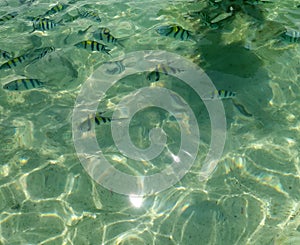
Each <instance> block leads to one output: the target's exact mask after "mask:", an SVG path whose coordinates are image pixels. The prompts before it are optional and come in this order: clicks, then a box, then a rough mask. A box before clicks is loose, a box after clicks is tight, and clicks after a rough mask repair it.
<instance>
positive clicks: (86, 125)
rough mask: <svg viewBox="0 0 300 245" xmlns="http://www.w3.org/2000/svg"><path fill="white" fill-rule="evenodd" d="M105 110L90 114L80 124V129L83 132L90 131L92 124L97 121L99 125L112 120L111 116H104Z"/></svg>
mask: <svg viewBox="0 0 300 245" xmlns="http://www.w3.org/2000/svg"><path fill="white" fill-rule="evenodd" d="M103 113H104V112H96V113H95V114H90V115H88V118H87V119H86V120H84V121H83V122H82V123H81V124H80V125H79V129H80V130H81V131H82V132H86V131H90V130H91V129H92V124H93V123H94V122H95V123H96V124H97V125H100V124H103V123H107V122H111V121H112V118H111V117H106V116H103V115H102V114H103Z"/></svg>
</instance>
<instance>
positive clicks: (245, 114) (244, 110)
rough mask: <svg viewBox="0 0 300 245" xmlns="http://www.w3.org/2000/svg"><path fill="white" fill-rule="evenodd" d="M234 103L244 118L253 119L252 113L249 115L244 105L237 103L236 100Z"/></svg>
mask: <svg viewBox="0 0 300 245" xmlns="http://www.w3.org/2000/svg"><path fill="white" fill-rule="evenodd" d="M232 102H233V105H234V106H235V107H236V108H237V109H238V111H239V112H240V113H242V114H243V115H244V116H246V117H252V114H251V113H249V112H248V111H247V110H246V108H245V107H244V106H243V105H242V104H240V103H239V102H237V101H236V100H232Z"/></svg>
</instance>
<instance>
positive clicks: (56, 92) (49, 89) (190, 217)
mask: <svg viewBox="0 0 300 245" xmlns="http://www.w3.org/2000/svg"><path fill="white" fill-rule="evenodd" d="M208 2H209V1H204V0H203V1H154V0H153V1H137V2H127V1H89V3H88V4H87V3H86V2H85V1H73V2H69V3H68V4H69V6H68V7H67V8H66V9H64V10H62V11H61V12H59V13H56V14H53V15H51V16H50V17H49V18H50V19H51V20H53V21H55V22H58V23H60V25H58V26H56V27H54V28H53V29H51V30H46V31H35V32H32V29H33V28H32V22H31V21H30V20H29V19H28V17H37V16H38V15H42V14H44V13H45V12H46V11H47V10H49V9H50V8H51V7H53V6H54V5H55V4H56V3H57V2H56V1H52V3H49V1H46V0H45V1H39V0H36V1H32V0H31V1H30V0H27V1H26V0H23V1H19V0H13V1H4V0H2V1H1V2H0V7H1V10H0V16H4V15H6V14H8V13H12V12H17V13H18V15H17V16H16V17H15V18H13V19H11V20H7V21H5V22H4V23H2V25H0V36H1V39H0V49H1V50H5V51H8V52H10V53H11V54H12V55H13V57H18V56H20V55H23V54H25V53H27V52H29V51H31V50H34V49H38V48H41V47H47V46H53V47H55V51H54V52H51V53H49V54H46V55H45V56H44V57H42V58H40V59H38V60H37V61H36V62H31V61H30V60H28V62H27V61H26V62H25V63H23V64H20V65H18V66H16V67H15V68H12V69H6V70H0V81H1V89H0V101H1V103H0V113H1V118H0V129H1V131H0V136H1V141H0V147H1V149H3V150H2V158H1V165H0V210H1V214H0V227H1V228H0V244H299V242H300V217H299V212H300V206H299V198H300V193H299V188H298V187H299V184H300V183H299V156H298V152H299V145H298V140H299V131H300V125H299V121H298V119H297V118H298V115H299V112H300V106H299V99H300V98H299V94H300V93H299V92H300V91H299V75H298V73H299V67H300V63H299V58H300V46H299V45H300V44H299V42H298V43H297V42H289V41H288V40H285V39H284V38H282V36H281V34H282V33H283V32H284V31H285V29H293V30H296V31H297V30H298V31H300V30H299V29H297V28H299V20H300V18H299V15H300V14H299V11H300V9H299V8H297V5H299V3H296V2H294V1H291V0H289V1H281V2H280V1H272V2H271V3H261V4H257V5H256V4H254V5H251V4H250V2H252V1H242V0H236V1H228V2H227V1H224V0H223V1H217V2H218V3H217V4H211V3H208ZM211 2H213V1H211ZM229 2H230V3H229ZM245 2H247V3H245ZM253 2H256V1H253ZM61 3H65V4H67V2H66V1H61ZM230 7H232V8H233V10H234V14H231V13H230V11H229V12H228V11H227V12H226V10H228V9H230ZM77 9H80V10H82V9H87V10H94V11H96V12H97V13H98V14H99V16H100V17H101V22H100V23H99V22H97V21H96V20H94V19H92V18H88V17H80V18H77V19H76V20H73V21H67V18H70V16H76V15H77V13H78V12H77ZM200 10H201V11H202V13H203V12H206V13H209V18H210V21H211V25H210V26H209V25H207V23H205V21H204V19H203V17H201V15H199V13H192V12H193V11H200ZM66 14H67V15H66ZM61 20H63V21H61ZM60 21H61V22H60ZM165 24H177V25H180V26H182V27H183V28H184V29H186V30H189V31H191V33H193V38H192V40H187V41H182V40H180V39H178V38H172V37H167V36H160V35H159V34H158V33H157V32H156V31H155V28H157V27H158V26H162V25H165ZM89 26H91V27H90V28H89V29H88V30H86V29H87V28H88V27H89ZM99 27H106V28H109V29H110V31H111V34H112V35H113V36H115V37H117V38H120V40H121V45H114V44H108V47H109V48H110V49H111V51H110V55H108V54H105V53H101V52H91V51H87V50H84V49H83V48H78V47H75V46H74V44H76V43H78V42H80V41H83V40H87V39H93V34H92V32H93V31H96V30H97V28H99ZM85 30H86V31H85ZM142 50H165V51H169V52H172V53H175V54H177V55H180V56H182V57H184V58H186V59H188V60H189V61H191V62H193V63H195V64H196V65H198V66H199V67H201V68H202V69H204V71H205V73H206V74H207V75H208V76H209V77H210V79H211V80H212V81H213V83H214V85H215V87H216V88H217V89H224V90H228V91H234V92H236V93H237V96H236V98H235V99H234V100H231V99H224V100H222V103H223V106H224V110H225V117H226V122H227V123H226V144H225V147H224V150H223V151H222V157H221V159H220V160H219V162H218V165H217V167H216V169H215V171H213V172H212V173H211V175H210V176H209V177H208V178H206V179H203V178H202V179H200V177H201V173H202V172H201V171H202V167H203V163H204V161H205V156H206V155H207V154H208V152H209V146H210V142H211V128H212V126H211V123H210V117H209V116H210V115H209V112H208V110H207V109H206V107H205V105H206V104H205V102H204V103H203V102H202V101H201V99H200V98H199V96H198V95H197V93H196V92H195V91H194V90H193V89H192V88H191V87H189V86H188V85H187V84H185V83H182V81H181V80H179V79H178V78H175V77H174V76H172V75H174V74H171V76H170V75H165V74H163V73H160V78H159V80H158V81H149V80H148V79H147V75H148V74H149V73H147V72H144V73H141V72H138V73H137V74H132V75H130V76H127V77H125V78H123V79H121V80H120V81H119V82H118V83H116V84H115V85H113V86H112V87H110V88H109V90H108V91H107V92H106V93H105V95H104V96H103V97H102V100H101V101H100V103H99V106H98V110H100V111H103V112H104V113H103V116H106V117H111V116H112V115H113V113H114V111H115V110H116V108H117V105H118V103H120V101H121V100H122V99H123V98H124V97H126V96H127V95H128V94H130V93H134V91H136V90H138V89H141V88H142V87H152V88H166V89H170V90H172V91H174V92H176V93H177V94H180V96H181V97H182V98H183V99H184V100H185V101H186V103H187V104H188V105H189V106H190V108H191V109H192V111H193V113H194V115H195V117H196V119H197V123H198V126H199V131H200V136H201V137H200V140H199V141H198V143H199V148H198V154H197V156H196V160H195V162H194V163H193V165H192V167H191V169H190V170H189V172H188V173H187V174H186V175H185V176H184V177H183V178H182V179H181V180H180V181H179V182H178V183H176V184H174V185H173V186H171V187H170V188H168V189H165V190H163V191H162V192H158V193H156V194H153V195H146V196H144V197H139V198H135V199H134V197H132V196H131V197H129V196H126V195H122V194H118V193H117V192H116V191H115V190H114V189H113V188H104V187H103V186H101V185H99V184H98V183H97V182H96V181H94V180H93V179H92V178H91V177H90V176H89V175H88V174H87V172H86V171H85V169H84V168H83V166H82V164H81V162H80V160H79V159H78V156H77V154H76V149H75V147H74V142H73V138H72V117H73V109H74V105H75V103H76V98H77V96H78V95H79V93H80V90H81V89H82V87H83V84H86V83H85V81H86V80H87V79H88V77H89V76H90V75H92V74H93V71H95V70H96V69H97V68H98V67H100V66H101V65H103V64H106V65H108V67H109V70H110V71H112V72H116V71H117V70H118V69H117V68H116V67H115V66H114V63H107V62H112V61H115V60H122V59H123V58H124V57H125V56H126V54H129V53H131V52H135V51H142ZM0 61H1V64H3V63H5V62H7V61H8V59H5V58H4V57H2V56H1V57H0ZM131 62H132V63H131ZM168 62H170V64H169V65H170V66H172V65H175V64H176V60H171V61H168ZM138 63H139V62H136V61H135V62H133V61H131V60H125V67H126V68H125V69H127V68H128V69H129V70H130V69H133V71H134V68H133V66H135V65H137V64H138ZM177 64H178V63H177ZM182 65H183V64H182ZM153 68H154V67H153ZM179 68H180V67H179ZM179 68H178V73H177V72H175V73H176V74H175V75H177V74H181V71H180V69H179ZM114 69H115V70H114ZM119 69H120V68H119ZM171 73H172V72H171ZM108 76H109V75H108ZM24 77H27V78H35V79H39V80H40V81H42V82H44V83H45V86H44V87H42V88H37V89H31V90H28V91H7V90H4V89H3V88H2V86H3V85H4V84H6V83H8V82H10V81H12V80H16V79H19V78H24ZM98 78H99V77H98ZM99 79H100V78H99ZM199 82H200V81H199ZM96 92H97V91H96ZM202 92H203V94H204V95H206V94H207V95H208V96H209V95H211V94H212V92H213V91H210V90H208V91H202ZM98 93H99V96H100V95H101V94H102V91H98ZM135 95H136V94H135ZM136 96H137V95H136ZM136 98H137V97H134V96H129V101H131V102H133V103H136V104H138V105H140V104H142V103H143V101H142V100H141V101H138V100H137V99H136ZM172 98H173V99H174V100H172V101H173V104H174V105H176V106H178V107H176V108H177V109H178V111H180V109H181V107H180V106H181V104H182V101H181V100H178V98H177V97H172ZM146 99H148V100H151V98H150V97H148V98H147V97H146ZM163 99H166V98H163ZM87 101H88V98H87ZM234 103H239V104H240V105H242V106H243V108H244V109H245V110H246V111H247V112H248V113H249V114H251V115H252V116H249V115H248V116H247V115H245V113H244V114H243V112H242V111H239V110H238V109H237V108H236V107H235V106H234ZM122 113H123V114H122ZM127 113H128V112H127V111H126V110H124V111H121V117H120V118H115V119H116V122H118V120H119V121H122V120H123V119H124V120H125V119H126V117H127V116H128V114H127ZM182 115H183V116H182V118H181V119H180V120H178V121H176V119H175V118H174V115H173V116H172V114H171V113H170V112H168V111H167V110H165V109H162V108H157V107H149V108H145V109H143V110H141V111H139V112H138V113H136V114H135V115H134V116H133V117H132V119H131V122H130V127H129V134H130V138H131V141H132V143H133V144H134V145H135V146H136V147H137V148H141V149H147V148H148V147H149V146H150V145H151V139H150V138H149V133H150V131H151V129H152V128H158V127H160V128H162V129H163V130H164V132H165V134H166V135H167V141H166V145H164V149H163V151H162V152H161V154H160V155H159V156H157V157H156V158H154V159H153V160H149V161H148V160H143V161H138V160H135V159H131V158H130V157H127V156H126V155H124V154H122V152H121V151H119V149H118V147H117V146H116V142H114V137H113V134H112V133H113V132H112V131H111V127H110V125H111V124H110V123H102V124H100V125H95V133H96V138H97V141H98V145H99V147H100V148H101V152H102V153H103V155H104V156H105V157H106V158H107V159H108V161H109V162H110V163H111V164H112V165H113V166H114V167H115V168H116V169H118V170H120V171H122V172H124V173H127V174H131V175H151V174H155V173H159V172H160V171H162V170H163V169H165V168H167V167H168V166H169V165H170V163H172V161H173V160H174V159H176V158H174V155H172V154H170V152H173V153H174V154H175V155H176V152H178V151H179V149H180V146H181V145H180V144H181V139H180V137H181V136H182V134H181V130H182V129H185V130H188V129H189V126H187V122H190V118H187V117H186V115H185V114H184V113H183V114H182ZM122 117H123V119H122ZM76 123H77V122H75V124H76ZM78 124H80V122H78ZM190 135H191V137H190V138H191V140H192V139H193V137H192V136H193V135H195V132H190ZM121 136H123V135H121ZM121 138H122V137H121ZM187 150H189V149H187ZM172 156H173V158H172ZM123 181H124V180H122V179H120V185H122V183H123ZM158 185H159V184H158ZM116 186H117V183H116ZM139 201H140V202H142V203H140V207H137V206H138V202H139Z"/></svg>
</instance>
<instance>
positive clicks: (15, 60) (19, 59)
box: [0, 55, 28, 70]
mask: <svg viewBox="0 0 300 245" xmlns="http://www.w3.org/2000/svg"><path fill="white" fill-rule="evenodd" d="M27 58H28V57H27V55H21V56H19V57H16V58H13V59H11V60H9V61H7V62H5V63H4V64H2V65H1V66H0V70H5V69H11V68H13V67H16V66H18V65H20V64H23V63H24V62H25V61H27Z"/></svg>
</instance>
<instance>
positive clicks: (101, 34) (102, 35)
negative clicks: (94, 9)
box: [93, 27, 124, 47]
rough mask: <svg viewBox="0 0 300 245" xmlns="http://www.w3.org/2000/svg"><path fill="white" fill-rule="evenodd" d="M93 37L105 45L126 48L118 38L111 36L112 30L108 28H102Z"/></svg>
mask: <svg viewBox="0 0 300 245" xmlns="http://www.w3.org/2000/svg"><path fill="white" fill-rule="evenodd" d="M93 36H94V38H95V39H97V40H100V41H102V42H104V43H107V44H109V43H111V44H115V45H116V44H119V45H120V46H122V47H124V46H123V45H122V43H121V42H120V40H119V39H118V38H115V37H114V36H113V35H111V34H110V30H109V29H108V28H106V27H100V28H99V29H98V30H97V31H94V32H93Z"/></svg>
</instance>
